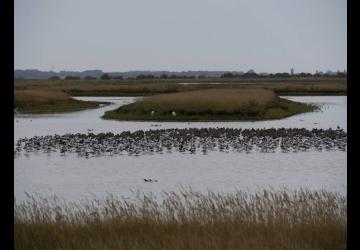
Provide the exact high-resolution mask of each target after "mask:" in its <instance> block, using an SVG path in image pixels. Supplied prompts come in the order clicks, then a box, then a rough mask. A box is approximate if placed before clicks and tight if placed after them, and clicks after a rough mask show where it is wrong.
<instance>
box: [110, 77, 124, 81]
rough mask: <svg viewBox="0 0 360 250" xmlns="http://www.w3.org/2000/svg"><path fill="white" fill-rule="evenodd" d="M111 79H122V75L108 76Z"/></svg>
mask: <svg viewBox="0 0 360 250" xmlns="http://www.w3.org/2000/svg"><path fill="white" fill-rule="evenodd" d="M110 78H111V79H116V80H124V78H123V77H122V76H110Z"/></svg>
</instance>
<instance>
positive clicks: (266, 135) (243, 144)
mask: <svg viewBox="0 0 360 250" xmlns="http://www.w3.org/2000/svg"><path fill="white" fill-rule="evenodd" d="M346 147H347V132H346V131H344V130H343V129H341V128H340V127H337V128H336V129H331V128H330V129H316V128H314V129H312V130H308V129H305V128H277V129H275V128H269V129H265V128H264V129H254V128H252V129H241V128H238V129H237V128H187V129H176V128H174V129H157V130H147V131H143V130H139V131H136V132H129V131H125V132H122V133H120V134H113V133H99V134H94V133H90V132H88V133H87V134H81V133H77V134H65V135H57V134H55V135H46V136H35V137H32V138H26V137H25V138H20V139H19V140H17V142H16V146H15V152H14V153H15V157H16V156H18V155H20V154H24V155H25V156H28V155H29V154H30V153H31V152H39V151H42V152H44V153H48V154H51V153H56V152H58V153H60V155H66V154H77V156H79V157H86V158H89V157H99V156H104V155H123V154H128V155H132V156H140V155H142V154H154V153H160V154H162V153H164V152H168V153H170V152H173V151H177V152H181V153H189V154H195V153H197V152H201V153H202V154H207V153H208V152H209V151H215V150H218V151H221V152H231V151H233V152H239V153H251V152H252V151H254V150H255V151H258V152H264V153H273V152H276V151H280V152H284V153H286V152H301V151H310V150H317V151H322V150H341V151H346Z"/></svg>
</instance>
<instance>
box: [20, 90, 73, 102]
mask: <svg viewBox="0 0 360 250" xmlns="http://www.w3.org/2000/svg"><path fill="white" fill-rule="evenodd" d="M70 98H71V97H70V95H68V94H66V93H64V92H61V91H49V90H41V89H34V90H32V89H29V90H28V89H27V90H15V91H14V99H15V102H45V103H48V102H51V101H64V100H69V99H70Z"/></svg>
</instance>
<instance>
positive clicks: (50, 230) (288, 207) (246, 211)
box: [14, 190, 347, 250]
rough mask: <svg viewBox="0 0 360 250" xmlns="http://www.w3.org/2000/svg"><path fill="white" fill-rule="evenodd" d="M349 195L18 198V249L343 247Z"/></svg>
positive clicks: (180, 194)
mask: <svg viewBox="0 0 360 250" xmlns="http://www.w3.org/2000/svg"><path fill="white" fill-rule="evenodd" d="M346 208H347V201H346V197H344V196H342V195H340V194H336V193H331V192H327V191H324V190H321V191H308V190H299V191H293V192H289V191H266V190H264V191H259V192H257V193H255V194H250V193H244V192H238V193H236V194H221V193H212V192H209V193H208V194H201V193H197V192H193V191H191V190H189V191H182V192H168V193H166V192H165V193H163V196H162V197H160V198H156V197H155V196H154V195H151V194H138V196H137V198H136V199H116V198H115V197H114V196H111V195H110V196H109V197H107V198H106V199H104V200H98V199H96V198H94V199H92V200H88V201H87V202H84V203H72V204H71V203H66V202H64V201H62V200H60V199H58V198H56V197H54V198H52V199H46V198H39V197H31V196H29V199H28V200H27V201H25V202H21V203H15V207H14V210H15V214H14V242H15V249H86V250H88V249H168V250H172V249H198V250H202V249H245V250H247V249H299V250H300V249H301V250H307V249H345V248H346V238H347V237H346V224H347V220H346V216H347V210H346Z"/></svg>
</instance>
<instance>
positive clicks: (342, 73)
mask: <svg viewBox="0 0 360 250" xmlns="http://www.w3.org/2000/svg"><path fill="white" fill-rule="evenodd" d="M336 76H338V77H345V76H347V74H346V73H345V72H337V74H336Z"/></svg>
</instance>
